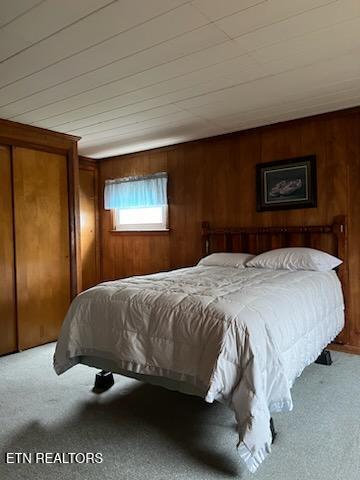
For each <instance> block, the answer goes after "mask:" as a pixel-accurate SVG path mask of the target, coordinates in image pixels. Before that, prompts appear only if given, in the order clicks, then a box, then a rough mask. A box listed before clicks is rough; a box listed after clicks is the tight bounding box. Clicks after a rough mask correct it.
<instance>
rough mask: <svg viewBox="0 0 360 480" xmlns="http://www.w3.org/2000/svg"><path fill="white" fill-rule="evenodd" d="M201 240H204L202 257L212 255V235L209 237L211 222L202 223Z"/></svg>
mask: <svg viewBox="0 0 360 480" xmlns="http://www.w3.org/2000/svg"><path fill="white" fill-rule="evenodd" d="M201 230H202V232H201V240H202V245H201V249H202V256H203V257H205V256H206V255H209V253H210V235H209V230H210V224H209V222H202V223H201Z"/></svg>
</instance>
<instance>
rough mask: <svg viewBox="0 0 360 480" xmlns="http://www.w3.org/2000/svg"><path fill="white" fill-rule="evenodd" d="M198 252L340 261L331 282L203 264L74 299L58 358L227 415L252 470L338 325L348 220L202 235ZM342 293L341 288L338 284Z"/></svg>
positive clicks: (320, 276)
mask: <svg viewBox="0 0 360 480" xmlns="http://www.w3.org/2000/svg"><path fill="white" fill-rule="evenodd" d="M202 243H203V253H204V255H207V254H209V253H212V252H216V251H226V252H239V251H240V252H244V251H246V252H250V253H254V254H258V253H261V252H264V251H266V250H269V249H274V248H280V247H284V246H308V247H313V248H317V249H319V250H323V251H327V252H329V253H332V254H334V255H336V256H337V257H339V258H341V259H342V260H343V263H342V265H341V266H340V267H338V269H337V272H335V271H333V270H331V271H326V272H317V271H307V270H303V271H295V272H294V271H287V270H271V269H264V268H262V269H260V268H251V267H250V268H232V267H228V266H204V265H198V266H195V267H189V268H182V269H178V270H174V271H171V272H163V273H158V274H153V275H146V276H138V277H130V278H127V279H123V280H117V281H112V282H105V283H102V284H100V285H98V286H96V287H93V288H91V289H89V290H87V291H85V292H83V293H81V294H80V295H79V296H78V297H77V298H76V299H75V300H74V302H73V303H72V305H71V307H70V309H69V312H68V314H67V316H66V319H65V321H64V324H63V327H62V331H61V335H60V337H59V340H58V343H57V346H56V351H55V355H54V368H55V371H56V372H57V374H62V373H64V372H65V371H66V370H68V369H69V368H71V367H73V366H74V365H76V364H78V363H82V364H85V365H89V366H91V367H96V368H99V369H102V370H103V371H104V372H113V373H119V374H122V375H127V376H130V377H133V378H136V379H139V380H142V381H147V382H150V383H153V384H156V385H160V386H164V387H166V388H170V389H173V390H178V391H181V392H183V393H188V394H192V395H198V396H201V397H203V398H204V399H205V400H206V401H207V402H213V401H219V402H221V403H223V404H225V405H228V406H229V407H230V408H232V409H233V411H234V413H235V416H236V420H237V426H238V433H239V443H238V449H239V454H240V457H241V459H242V460H243V461H244V463H245V464H246V466H247V467H248V469H249V470H250V471H251V472H255V471H256V469H257V468H258V466H259V465H260V464H261V463H262V461H263V460H264V459H265V457H266V456H267V454H268V453H269V452H270V451H271V444H272V440H273V434H274V431H272V428H271V427H272V424H271V414H272V413H273V412H283V411H289V410H291V409H292V408H293V404H292V398H291V387H292V385H293V383H294V381H295V379H296V378H297V377H298V376H299V375H300V374H301V372H302V371H303V369H304V368H305V367H306V366H307V365H309V364H310V363H312V362H314V361H315V360H316V359H317V358H318V357H319V355H320V354H321V352H322V351H323V349H324V348H325V347H326V346H327V345H328V344H329V343H330V342H331V341H332V340H334V339H335V338H336V336H337V335H338V334H339V333H340V332H341V330H342V329H343V326H344V297H343V293H344V294H345V296H346V285H347V283H346V278H347V266H346V265H347V261H346V249H347V236H346V218H345V217H343V216H341V217H336V218H335V219H334V222H333V223H332V224H330V225H321V226H306V227H304V226H301V227H270V228H221V229H211V228H210V227H209V225H208V224H207V223H204V224H203V230H202ZM341 284H342V285H341Z"/></svg>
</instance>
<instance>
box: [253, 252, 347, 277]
mask: <svg viewBox="0 0 360 480" xmlns="http://www.w3.org/2000/svg"><path fill="white" fill-rule="evenodd" d="M341 263H342V260H340V259H339V258H336V257H333V256H332V255H329V254H328V253H325V252H322V251H320V250H315V249H313V248H305V247H294V248H278V249H276V250H269V251H268V252H265V253H261V254H260V255H257V256H256V257H255V258H253V259H252V260H250V261H249V262H248V263H247V264H246V266H247V267H256V268H270V269H273V270H315V271H319V272H326V271H328V270H332V269H333V268H335V267H337V266H338V265H340V264H341Z"/></svg>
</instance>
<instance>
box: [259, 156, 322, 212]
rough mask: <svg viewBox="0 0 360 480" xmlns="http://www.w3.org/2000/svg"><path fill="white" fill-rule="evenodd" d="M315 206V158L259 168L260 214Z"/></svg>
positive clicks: (277, 162) (279, 162) (265, 165)
mask: <svg viewBox="0 0 360 480" xmlns="http://www.w3.org/2000/svg"><path fill="white" fill-rule="evenodd" d="M316 206H317V180H316V155H307V156H304V157H296V158H288V159H285V160H276V161H274V162H268V163H259V164H257V165H256V209H257V211H258V212H263V211H269V210H270V211H271V210H290V209H297V208H314V207H316Z"/></svg>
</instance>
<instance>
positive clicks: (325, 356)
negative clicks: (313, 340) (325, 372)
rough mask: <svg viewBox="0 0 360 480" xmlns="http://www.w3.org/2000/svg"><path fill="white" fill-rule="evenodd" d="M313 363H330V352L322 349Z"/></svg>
mask: <svg viewBox="0 0 360 480" xmlns="http://www.w3.org/2000/svg"><path fill="white" fill-rule="evenodd" d="M315 363H319V364H320V365H331V364H332V360H331V353H330V351H329V350H323V351H322V352H321V353H320V355H319V356H318V358H317V359H316V360H315Z"/></svg>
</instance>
